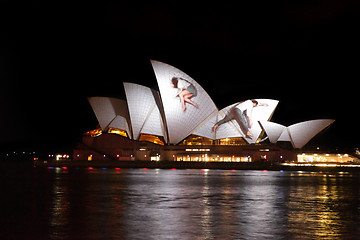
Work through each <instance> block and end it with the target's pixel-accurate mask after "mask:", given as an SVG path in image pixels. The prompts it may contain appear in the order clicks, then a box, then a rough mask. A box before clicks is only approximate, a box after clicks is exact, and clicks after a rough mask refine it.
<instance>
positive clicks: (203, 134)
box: [74, 60, 334, 162]
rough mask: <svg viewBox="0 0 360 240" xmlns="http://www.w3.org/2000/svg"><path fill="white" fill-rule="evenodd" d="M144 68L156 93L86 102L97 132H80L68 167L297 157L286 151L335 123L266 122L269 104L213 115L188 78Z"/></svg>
mask: <svg viewBox="0 0 360 240" xmlns="http://www.w3.org/2000/svg"><path fill="white" fill-rule="evenodd" d="M151 64H152V67H153V69H154V72H155V76H156V79H157V83H158V87H159V91H157V90H154V89H150V88H148V87H145V86H142V85H138V84H134V83H129V82H124V83H123V85H124V90H125V95H126V100H123V99H117V98H108V97H90V98H88V101H89V103H90V105H91V107H92V109H93V111H94V113H95V116H96V118H97V120H98V122H99V126H98V128H96V129H94V130H91V131H89V132H86V133H84V136H83V141H82V143H80V144H79V145H78V146H77V149H75V150H74V160H77V159H78V160H88V161H92V160H99V159H103V160H108V159H113V160H153V161H154V160H155V161H159V160H169V161H221V162H228V161H231V162H252V161H281V160H282V159H293V158H294V157H295V158H296V154H295V152H294V151H293V149H301V148H303V147H304V146H305V145H306V144H307V143H308V142H309V141H310V140H311V139H312V138H313V137H314V136H315V135H317V134H318V133H319V132H321V131H322V130H324V129H325V128H327V127H328V126H329V125H331V124H332V123H333V122H334V120H332V119H318V120H310V121H305V122H300V123H297V124H293V125H291V126H283V125H281V124H278V123H275V122H271V117H272V115H273V113H274V111H275V109H276V107H277V105H278V103H279V101H277V100H273V99H249V100H242V101H240V102H237V103H234V104H232V105H230V106H227V107H225V108H223V109H218V108H217V107H216V105H215V103H214V102H213V100H212V99H211V97H210V96H209V95H208V93H207V92H206V91H205V90H204V88H203V87H202V86H200V85H199V84H198V83H197V82H196V81H195V80H194V79H192V78H191V77H190V76H188V75H187V74H185V73H184V72H182V71H181V70H179V69H177V68H175V67H173V66H170V65H168V64H165V63H162V62H159V61H154V60H151ZM283 142H288V143H287V144H284V143H283ZM280 143H281V144H280ZM284 145H285V146H291V148H289V147H287V148H283V147H280V146H284Z"/></svg>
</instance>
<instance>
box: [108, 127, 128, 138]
mask: <svg viewBox="0 0 360 240" xmlns="http://www.w3.org/2000/svg"><path fill="white" fill-rule="evenodd" d="M108 133H113V134H117V135H120V136H123V137H127V134H126V131H124V130H121V129H118V128H109V130H108Z"/></svg>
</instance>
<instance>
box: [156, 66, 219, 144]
mask: <svg viewBox="0 0 360 240" xmlns="http://www.w3.org/2000/svg"><path fill="white" fill-rule="evenodd" d="M151 64H152V66H153V68H154V72H155V75H156V79H157V82H158V85H159V89H160V94H161V99H162V102H163V106H164V112H165V118H166V122H167V128H168V134H169V136H168V137H169V142H170V143H171V144H177V143H179V142H180V141H182V140H183V139H184V138H186V137H187V136H188V135H190V134H192V133H193V132H194V131H195V130H196V129H197V128H198V127H199V126H201V125H202V124H204V123H205V122H204V121H206V120H207V119H208V117H209V116H211V115H212V114H214V113H216V112H217V108H216V106H215V104H214V102H213V101H212V99H211V98H210V96H209V95H208V94H207V92H206V91H205V90H204V89H203V88H202V87H201V86H200V85H199V84H198V83H197V82H196V81H195V80H194V79H192V78H191V77H190V76H188V75H187V74H185V73H184V72H182V71H180V70H179V69H177V68H175V67H173V66H170V65H168V64H165V63H162V62H159V61H154V60H151ZM174 77H175V78H178V79H181V80H183V81H185V82H186V83H187V84H188V85H192V86H193V89H192V90H194V91H195V92H196V94H195V95H196V96H193V97H192V98H191V101H193V102H195V103H196V104H197V107H195V106H193V105H191V104H189V103H185V106H186V110H185V111H184V110H183V107H182V104H181V102H180V98H179V96H176V94H177V93H178V92H179V89H178V88H173V87H172V85H171V84H172V79H173V78H174Z"/></svg>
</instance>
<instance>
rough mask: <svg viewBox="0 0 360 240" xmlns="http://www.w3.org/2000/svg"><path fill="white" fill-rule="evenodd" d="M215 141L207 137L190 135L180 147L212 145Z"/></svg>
mask: <svg viewBox="0 0 360 240" xmlns="http://www.w3.org/2000/svg"><path fill="white" fill-rule="evenodd" d="M212 143H213V141H212V140H211V139H209V138H206V137H201V136H197V135H193V134H192V135H190V136H188V137H187V138H186V139H185V140H184V141H182V142H181V143H180V144H179V145H212Z"/></svg>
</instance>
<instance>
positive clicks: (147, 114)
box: [124, 82, 166, 140]
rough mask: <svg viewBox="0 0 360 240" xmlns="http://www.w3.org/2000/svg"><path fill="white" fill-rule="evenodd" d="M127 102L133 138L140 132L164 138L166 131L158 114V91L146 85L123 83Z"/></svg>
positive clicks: (137, 136) (137, 137)
mask: <svg viewBox="0 0 360 240" xmlns="http://www.w3.org/2000/svg"><path fill="white" fill-rule="evenodd" d="M124 89H125V94H126V99H127V103H128V106H129V113H130V119H131V126H132V130H133V136H134V139H135V140H138V139H139V137H140V134H141V133H147V134H153V135H158V136H163V137H164V138H165V139H166V131H165V127H164V123H163V118H162V116H161V114H160V110H159V106H158V104H157V103H158V102H159V101H156V98H159V95H158V93H157V92H156V91H155V90H152V89H150V88H148V87H145V86H142V85H138V84H134V83H128V82H125V83H124ZM160 107H161V106H160Z"/></svg>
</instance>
